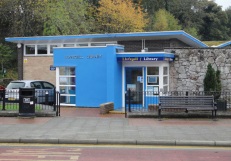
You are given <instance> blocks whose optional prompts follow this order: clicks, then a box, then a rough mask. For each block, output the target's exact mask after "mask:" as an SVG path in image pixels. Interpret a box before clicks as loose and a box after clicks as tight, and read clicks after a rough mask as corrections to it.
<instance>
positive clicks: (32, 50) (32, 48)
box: [25, 45, 35, 55]
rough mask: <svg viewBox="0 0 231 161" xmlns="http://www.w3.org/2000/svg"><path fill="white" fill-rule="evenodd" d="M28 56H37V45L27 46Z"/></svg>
mask: <svg viewBox="0 0 231 161" xmlns="http://www.w3.org/2000/svg"><path fill="white" fill-rule="evenodd" d="M25 54H26V55H35V45H26V53H25Z"/></svg>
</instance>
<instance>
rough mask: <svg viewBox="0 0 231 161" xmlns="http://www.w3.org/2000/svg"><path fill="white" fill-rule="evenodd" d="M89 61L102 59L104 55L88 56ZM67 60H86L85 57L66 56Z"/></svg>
mask: <svg viewBox="0 0 231 161" xmlns="http://www.w3.org/2000/svg"><path fill="white" fill-rule="evenodd" d="M86 58H87V59H99V58H102V55H100V54H97V55H88V56H86ZM65 59H84V57H83V56H76V55H75V56H65Z"/></svg>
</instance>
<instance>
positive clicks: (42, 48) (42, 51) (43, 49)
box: [37, 45, 47, 54]
mask: <svg viewBox="0 0 231 161" xmlns="http://www.w3.org/2000/svg"><path fill="white" fill-rule="evenodd" d="M37 49H38V54H47V45H37Z"/></svg>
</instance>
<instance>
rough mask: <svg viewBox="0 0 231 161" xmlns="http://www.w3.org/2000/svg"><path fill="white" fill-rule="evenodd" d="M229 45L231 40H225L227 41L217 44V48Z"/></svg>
mask: <svg viewBox="0 0 231 161" xmlns="http://www.w3.org/2000/svg"><path fill="white" fill-rule="evenodd" d="M229 45H231V41H228V42H225V43H223V44H220V45H218V46H216V47H217V48H224V47H226V46H229Z"/></svg>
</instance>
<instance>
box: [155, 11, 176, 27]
mask: <svg viewBox="0 0 231 161" xmlns="http://www.w3.org/2000/svg"><path fill="white" fill-rule="evenodd" d="M180 29H181V26H180V25H179V24H178V20H177V19H175V18H174V16H173V15H172V14H170V13H169V12H167V11H166V10H165V9H160V10H159V11H157V12H156V13H155V15H154V24H153V27H152V30H154V31H171V30H180Z"/></svg>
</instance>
